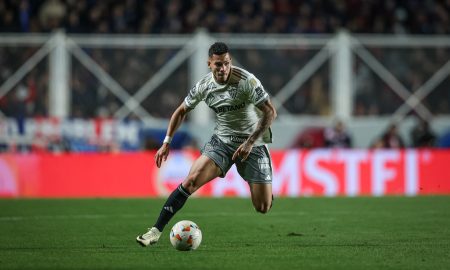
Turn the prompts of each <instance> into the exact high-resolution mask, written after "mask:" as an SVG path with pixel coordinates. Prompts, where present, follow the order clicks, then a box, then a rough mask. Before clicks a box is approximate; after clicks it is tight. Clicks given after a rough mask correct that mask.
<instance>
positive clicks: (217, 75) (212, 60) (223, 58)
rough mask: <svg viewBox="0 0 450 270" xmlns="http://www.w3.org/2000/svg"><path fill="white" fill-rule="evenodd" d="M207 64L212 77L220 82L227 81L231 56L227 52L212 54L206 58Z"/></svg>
mask: <svg viewBox="0 0 450 270" xmlns="http://www.w3.org/2000/svg"><path fill="white" fill-rule="evenodd" d="M208 66H209V68H210V69H211V71H212V73H213V75H214V79H216V82H218V83H220V84H224V83H226V82H227V80H228V77H229V76H230V71H231V57H230V54H229V53H224V54H220V55H217V54H213V55H212V56H211V57H209V58H208Z"/></svg>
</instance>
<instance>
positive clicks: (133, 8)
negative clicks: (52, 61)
mask: <svg viewBox="0 0 450 270" xmlns="http://www.w3.org/2000/svg"><path fill="white" fill-rule="evenodd" d="M449 13H450V3H449V1H446V0H426V1H422V0H383V1H378V0H364V1H362V0H346V1H338V0H303V1H294V0H261V1H256V0H170V1H166V0H125V1H122V0H109V1H101V0H3V1H1V2H0V18H1V24H0V27H1V28H2V32H48V31H51V30H52V29H55V28H61V27H63V28H65V29H66V31H67V32H68V33H192V32H193V31H195V29H196V28H197V27H204V28H206V29H208V30H209V31H210V32H226V33H231V32H232V33H334V32H336V30H338V29H339V28H343V27H344V28H346V29H349V30H350V31H351V32H353V33H414V34H449V33H450V21H449Z"/></svg>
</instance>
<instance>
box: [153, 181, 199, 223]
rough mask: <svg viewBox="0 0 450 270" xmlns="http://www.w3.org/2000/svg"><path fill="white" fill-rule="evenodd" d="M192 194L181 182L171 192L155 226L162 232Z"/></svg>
mask: <svg viewBox="0 0 450 270" xmlns="http://www.w3.org/2000/svg"><path fill="white" fill-rule="evenodd" d="M190 195H191V194H190V193H189V192H188V191H187V190H186V189H185V188H184V187H183V186H182V185H181V184H180V185H179V186H178V187H177V188H176V189H175V190H174V191H173V192H172V194H170V196H169V198H167V201H166V203H165V204H164V206H163V208H162V209H161V213H160V214H159V218H158V220H157V221H156V223H155V225H154V227H156V228H158V230H159V231H160V232H162V231H163V230H164V227H165V226H166V225H167V223H169V221H170V219H171V218H172V217H173V216H174V215H175V213H176V212H178V210H180V209H181V208H182V207H183V205H184V203H185V202H186V200H187V199H188V198H189V196H190Z"/></svg>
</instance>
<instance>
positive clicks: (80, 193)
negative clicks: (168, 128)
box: [0, 149, 450, 198]
mask: <svg viewBox="0 0 450 270" xmlns="http://www.w3.org/2000/svg"><path fill="white" fill-rule="evenodd" d="M154 154H155V153H154V152H134V153H79V154H51V153H37V154H2V155H0V197H10V198H11V197H19V198H20V197H27V198H29V197H45V198H53V197H54V198H56V197H160V196H163V197H164V196H167V195H168V194H169V193H170V192H171V191H172V190H173V189H174V188H175V187H176V186H177V185H178V184H179V183H180V182H181V181H182V180H183V179H184V177H185V176H186V175H187V173H188V171H189V168H190V166H191V164H192V162H193V161H194V159H195V158H196V157H198V156H199V153H198V152H197V151H172V152H171V154H170V156H169V158H168V160H167V162H165V163H164V164H163V166H162V167H161V168H160V169H158V168H157V167H156V165H155V163H154V159H153V157H154ZM272 157H273V169H274V170H273V171H274V175H273V191H274V194H275V196H291V197H297V196H382V195H407V196H413V195H425V194H450V170H449V165H450V151H445V150H427V149H423V150H329V149H316V150H289V151H272ZM195 196H213V197H223V196H239V197H248V196H249V189H248V185H247V183H246V182H245V181H244V180H242V178H241V177H240V176H239V174H238V173H237V171H236V169H235V167H234V166H233V168H232V169H231V170H230V171H229V172H228V174H227V175H226V177H225V178H224V179H215V180H213V181H211V182H210V183H209V184H208V185H206V186H204V187H203V188H202V189H200V190H199V191H198V192H197V193H196V194H195Z"/></svg>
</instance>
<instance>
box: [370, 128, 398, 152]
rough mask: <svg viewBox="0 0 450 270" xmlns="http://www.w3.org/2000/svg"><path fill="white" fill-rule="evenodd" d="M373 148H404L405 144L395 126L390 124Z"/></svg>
mask: <svg viewBox="0 0 450 270" xmlns="http://www.w3.org/2000/svg"><path fill="white" fill-rule="evenodd" d="M372 147H373V148H404V147H405V143H404V141H403V139H402V137H401V136H400V134H399V133H398V129H397V124H394V123H393V124H390V125H389V127H388V128H387V130H386V131H385V132H384V133H383V135H382V136H381V137H380V138H379V139H377V140H376V141H375V142H374V143H373V144H372Z"/></svg>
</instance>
